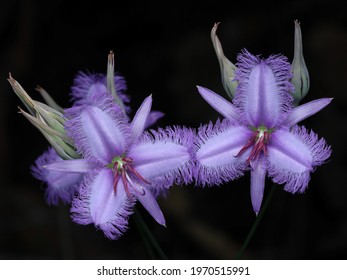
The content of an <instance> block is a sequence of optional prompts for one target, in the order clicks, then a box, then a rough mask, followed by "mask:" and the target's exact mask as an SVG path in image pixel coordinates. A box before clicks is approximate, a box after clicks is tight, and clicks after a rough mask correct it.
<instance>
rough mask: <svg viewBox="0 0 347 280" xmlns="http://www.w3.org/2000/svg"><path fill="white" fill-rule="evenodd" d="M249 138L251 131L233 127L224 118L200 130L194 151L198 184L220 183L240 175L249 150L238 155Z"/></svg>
mask: <svg viewBox="0 0 347 280" xmlns="http://www.w3.org/2000/svg"><path fill="white" fill-rule="evenodd" d="M251 135H252V131H251V130H249V129H248V128H246V127H243V126H234V125H232V124H231V123H230V122H229V121H228V120H227V119H225V120H223V121H222V122H219V121H218V122H217V123H216V124H215V125H213V124H212V123H210V124H208V125H204V126H202V127H200V128H199V131H198V140H197V146H198V149H197V152H196V161H197V169H196V174H195V176H196V180H197V184H202V185H205V184H207V185H214V184H221V183H223V182H227V181H229V180H233V179H236V178H238V177H240V176H241V175H243V171H244V170H245V169H246V168H247V164H246V159H247V158H248V156H249V153H250V150H249V149H248V150H247V151H245V152H244V153H243V154H242V155H240V156H237V155H238V153H239V152H240V150H241V149H242V147H243V146H244V145H245V144H246V143H247V141H248V140H249V138H250V137H251Z"/></svg>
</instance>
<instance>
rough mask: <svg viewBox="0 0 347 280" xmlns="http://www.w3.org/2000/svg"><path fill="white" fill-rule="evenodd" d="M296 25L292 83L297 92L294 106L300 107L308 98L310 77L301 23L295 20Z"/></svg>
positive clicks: (294, 95)
mask: <svg viewBox="0 0 347 280" xmlns="http://www.w3.org/2000/svg"><path fill="white" fill-rule="evenodd" d="M294 23H295V34H294V59H293V62H292V73H293V78H292V80H291V82H292V84H293V85H294V88H295V91H294V93H293V97H294V104H295V105H298V104H299V103H300V101H301V100H302V99H303V98H304V97H305V96H306V94H307V92H308V90H309V88H310V77H309V74H308V70H307V67H306V64H305V60H304V55H303V47H302V38H301V29H300V23H299V21H297V20H295V21H294Z"/></svg>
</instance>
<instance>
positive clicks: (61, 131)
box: [8, 75, 81, 159]
mask: <svg viewBox="0 0 347 280" xmlns="http://www.w3.org/2000/svg"><path fill="white" fill-rule="evenodd" d="M8 81H9V82H10V84H11V86H12V88H13V90H14V92H15V93H16V94H17V96H18V97H19V99H20V100H21V101H22V102H23V104H24V105H25V107H26V108H27V109H28V111H29V113H30V114H29V113H27V112H25V111H23V110H22V109H21V108H19V110H20V112H21V113H22V115H23V116H24V117H25V118H26V119H27V120H28V121H29V122H30V123H31V124H32V125H33V126H34V127H36V128H37V129H38V130H39V131H40V132H41V133H42V135H43V136H44V137H45V138H46V139H47V141H48V142H49V143H50V144H51V145H52V147H53V148H54V149H55V150H56V152H57V153H58V155H59V156H60V157H61V158H63V159H74V158H80V157H81V156H80V155H79V154H78V153H77V152H76V149H75V147H74V144H73V142H72V140H71V139H70V138H69V137H68V136H67V135H66V131H65V127H64V124H65V121H66V119H65V117H64V115H63V109H62V108H61V107H59V106H58V105H57V104H56V103H55V101H54V100H53V99H52V98H51V97H50V96H49V95H48V93H46V92H45V91H44V90H43V89H41V88H39V89H38V90H39V92H40V93H41V95H42V96H43V98H44V99H45V101H46V102H47V103H48V104H49V105H52V107H51V106H49V105H47V104H44V103H42V102H39V101H36V100H33V99H32V98H31V97H30V96H29V95H28V94H27V93H26V91H25V90H24V89H23V88H22V87H21V85H20V84H19V83H18V82H17V81H16V80H15V79H13V78H12V77H11V75H10V77H9V79H8Z"/></svg>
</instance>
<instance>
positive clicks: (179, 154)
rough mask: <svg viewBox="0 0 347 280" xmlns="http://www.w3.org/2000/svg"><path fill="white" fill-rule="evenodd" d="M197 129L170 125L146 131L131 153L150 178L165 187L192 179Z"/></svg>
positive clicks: (152, 181)
mask: <svg viewBox="0 0 347 280" xmlns="http://www.w3.org/2000/svg"><path fill="white" fill-rule="evenodd" d="M193 141H194V138H193V132H192V131H191V130H190V129H187V128H178V127H174V128H169V127H168V128H166V129H158V130H157V131H154V130H151V133H149V132H145V133H144V134H143V136H142V138H141V140H140V142H139V143H138V144H137V145H135V146H133V147H132V148H131V149H130V151H129V153H128V156H129V157H131V158H133V160H134V168H135V169H136V170H137V172H139V173H140V174H141V176H143V177H144V178H145V179H146V180H148V181H150V182H151V183H152V184H155V185H157V186H161V187H168V186H170V185H172V184H173V183H177V184H181V183H188V182H190V181H191V180H192V170H191V165H192V162H191V154H192V149H193Z"/></svg>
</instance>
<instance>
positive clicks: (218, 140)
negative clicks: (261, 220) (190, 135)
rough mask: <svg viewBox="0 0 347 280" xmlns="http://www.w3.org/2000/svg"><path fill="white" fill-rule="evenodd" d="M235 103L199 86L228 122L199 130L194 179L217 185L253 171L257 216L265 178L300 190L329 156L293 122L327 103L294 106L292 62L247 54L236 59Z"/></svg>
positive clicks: (322, 142)
mask: <svg viewBox="0 0 347 280" xmlns="http://www.w3.org/2000/svg"><path fill="white" fill-rule="evenodd" d="M235 78H236V80H237V82H238V87H237V89H236V95H235V98H234V99H233V103H230V102H229V101H227V100H225V99H224V98H222V97H221V96H219V95H217V94H216V93H214V92H212V91H210V90H208V89H206V88H203V87H198V90H199V92H200V94H201V95H202V97H203V98H204V99H205V100H206V101H207V102H208V103H209V104H210V105H211V106H212V107H213V108H215V109H216V110H217V111H218V112H219V113H221V114H222V115H223V116H224V117H225V118H226V119H225V120H223V121H221V122H220V121H218V122H217V123H216V124H215V125H213V124H212V123H210V124H208V125H205V126H202V127H200V129H199V131H198V142H197V146H198V148H197V153H196V159H197V169H196V170H197V171H196V179H197V182H198V183H200V184H208V185H213V184H220V183H222V182H226V181H229V180H233V179H235V178H237V177H239V176H241V175H243V172H244V171H245V170H248V169H250V171H251V200H252V205H253V209H254V211H255V212H256V213H258V212H259V210H260V206H261V202H262V198H263V192H264V185H265V177H266V175H267V176H269V177H271V178H272V180H273V181H274V182H275V183H279V184H285V186H284V189H285V190H286V191H289V192H291V193H296V192H303V191H304V190H305V189H306V187H307V185H308V182H309V179H310V173H311V172H312V171H314V169H315V167H316V166H319V165H321V164H322V163H323V162H324V161H325V160H326V159H327V158H328V157H329V156H330V153H331V150H330V147H328V146H327V144H326V142H325V140H324V139H318V136H317V135H316V134H315V133H314V132H312V131H308V130H307V129H306V128H304V127H300V126H297V125H296V124H297V123H298V122H299V121H301V120H303V119H305V118H307V117H309V116H311V115H313V114H315V113H316V112H318V111H319V110H321V109H322V108H324V107H325V106H326V105H328V104H329V103H330V102H331V98H322V99H318V100H314V101H311V102H309V103H306V104H304V105H301V106H298V107H295V108H293V105H292V96H291V93H292V91H293V85H292V84H291V83H290V79H291V71H290V64H289V63H288V62H287V59H286V58H285V57H283V56H279V55H276V56H270V57H269V58H267V59H261V58H260V57H259V56H254V55H252V54H250V53H249V52H247V51H243V52H242V53H241V54H240V55H239V56H238V64H237V71H236V73H235Z"/></svg>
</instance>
